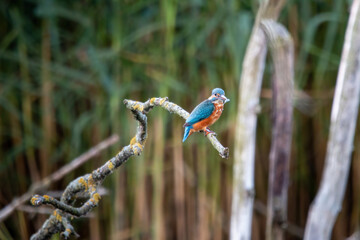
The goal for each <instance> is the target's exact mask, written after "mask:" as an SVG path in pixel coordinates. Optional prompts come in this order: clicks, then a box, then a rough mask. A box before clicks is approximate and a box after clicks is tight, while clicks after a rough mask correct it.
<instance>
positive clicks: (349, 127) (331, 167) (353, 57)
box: [305, 0, 360, 240]
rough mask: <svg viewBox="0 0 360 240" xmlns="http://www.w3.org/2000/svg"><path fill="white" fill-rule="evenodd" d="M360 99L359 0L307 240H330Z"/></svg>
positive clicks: (355, 3)
mask: <svg viewBox="0 0 360 240" xmlns="http://www.w3.org/2000/svg"><path fill="white" fill-rule="evenodd" d="M359 97H360V0H354V1H353V4H352V7H351V13H350V17H349V22H348V26H347V29H346V35H345V42H344V47H343V52H342V56H341V62H340V68H339V73H338V77H337V82H336V88H335V96H334V101H333V106H332V112H331V125H330V136H329V140H328V146H327V152H326V160H325V166H324V173H323V176H322V180H321V183H320V189H319V191H318V193H317V195H316V198H315V200H314V202H313V203H312V206H311V209H310V211H309V215H308V219H307V223H306V228H305V239H307V240H310V239H311V240H313V239H314V240H315V239H330V238H331V232H332V228H333V226H334V223H335V220H336V217H337V215H338V213H339V212H340V210H341V204H342V201H343V198H344V192H345V189H346V182H347V179H348V175H349V168H350V163H351V153H352V151H353V141H354V134H355V126H356V119H357V115H358V110H359Z"/></svg>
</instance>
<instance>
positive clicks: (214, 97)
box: [208, 88, 230, 104]
mask: <svg viewBox="0 0 360 240" xmlns="http://www.w3.org/2000/svg"><path fill="white" fill-rule="evenodd" d="M208 99H209V100H210V101H212V102H219V101H221V102H222V103H223V104H225V103H227V102H230V99H228V98H227V97H226V96H225V92H224V90H222V89H221V88H215V89H214V90H212V93H211V96H210V97H209V98H208Z"/></svg>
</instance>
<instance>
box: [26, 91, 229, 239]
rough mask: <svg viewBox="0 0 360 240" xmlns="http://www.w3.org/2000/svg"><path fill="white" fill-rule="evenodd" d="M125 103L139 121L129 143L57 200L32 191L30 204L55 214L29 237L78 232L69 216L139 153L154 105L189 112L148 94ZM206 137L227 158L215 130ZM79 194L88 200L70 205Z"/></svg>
mask: <svg viewBox="0 0 360 240" xmlns="http://www.w3.org/2000/svg"><path fill="white" fill-rule="evenodd" d="M124 104H125V106H126V107H127V108H128V109H130V110H131V112H132V114H133V115H134V117H135V119H136V120H137V121H138V123H139V124H138V127H137V130H136V134H135V136H134V137H133V138H132V139H131V140H130V143H129V145H127V146H125V147H124V148H123V149H122V150H121V151H120V152H118V153H117V154H116V156H115V157H113V158H111V159H110V160H109V161H107V162H106V163H105V164H104V165H102V166H101V167H99V168H98V169H96V170H94V171H93V172H92V173H90V174H86V175H84V176H81V177H78V178H77V179H75V180H73V181H72V182H70V183H69V185H68V186H67V187H66V189H65V191H64V192H63V194H62V196H61V199H60V200H57V199H55V198H53V197H51V196H48V195H43V196H40V195H34V196H33V197H32V199H31V204H32V205H34V206H40V205H43V204H47V205H51V206H53V207H55V208H56V210H55V211H54V214H53V215H51V216H50V217H49V218H48V219H47V220H46V221H45V223H44V224H43V226H42V227H41V228H40V229H39V230H38V232H37V233H35V234H34V235H32V237H31V239H32V240H37V239H49V238H50V237H51V236H52V235H53V234H55V233H58V232H61V235H62V236H63V237H64V238H65V239H67V238H69V237H70V235H75V236H78V234H77V233H76V232H75V231H74V228H73V227H72V225H71V224H70V220H71V218H72V217H81V216H84V215H86V214H87V213H88V212H90V211H91V210H92V209H93V208H94V207H96V206H97V205H98V204H99V201H100V199H101V197H100V194H99V193H98V192H97V189H98V186H99V185H101V183H102V182H103V180H104V179H105V178H106V177H107V176H109V175H110V174H111V173H112V172H113V171H114V170H115V169H116V168H118V167H119V166H120V165H121V164H123V163H124V162H126V161H127V160H128V159H129V158H130V157H131V156H133V155H140V154H141V153H142V151H143V150H144V145H145V142H146V139H147V114H148V113H149V112H150V111H151V109H152V108H153V107H156V106H158V107H162V108H164V109H166V110H168V111H169V112H170V113H175V114H177V115H179V116H180V117H182V118H184V119H186V118H187V117H188V116H189V113H188V112H187V111H185V110H184V109H183V108H181V107H180V106H178V105H176V104H175V103H172V102H169V101H168V98H167V97H166V98H151V99H149V100H148V101H146V102H144V103H142V102H138V101H133V100H126V99H125V100H124ZM207 138H208V139H209V140H210V142H211V144H212V145H213V146H214V148H215V149H216V150H217V151H218V152H219V154H220V156H221V157H223V158H228V156H229V149H228V148H225V147H223V146H222V145H221V143H220V142H219V141H218V140H217V138H216V136H215V134H208V135H207ZM79 195H81V196H82V197H86V198H87V199H88V200H87V201H86V202H85V203H84V204H82V205H81V206H80V207H74V206H73V205H74V204H75V202H76V199H77V196H79Z"/></svg>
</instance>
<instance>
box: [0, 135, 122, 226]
mask: <svg viewBox="0 0 360 240" xmlns="http://www.w3.org/2000/svg"><path fill="white" fill-rule="evenodd" d="M117 141H119V136H118V135H112V136H110V137H109V138H107V139H105V140H104V141H102V142H100V143H99V144H98V145H96V146H95V147H92V148H91V149H89V150H88V151H87V152H85V153H83V154H81V155H80V156H79V157H77V158H75V159H73V160H72V161H71V162H69V163H68V164H66V165H65V166H63V167H62V168H60V169H59V170H57V171H56V172H54V173H53V174H51V175H50V176H48V177H46V178H44V179H43V180H41V181H40V182H35V183H33V184H32V186H31V187H30V189H29V190H28V191H27V192H26V193H24V194H23V195H21V196H20V197H18V198H15V199H14V200H12V201H11V203H10V204H8V205H6V206H5V207H4V208H2V209H1V210H0V222H2V221H4V220H5V219H6V218H7V217H8V216H10V214H11V213H12V212H14V211H15V209H17V208H18V207H19V206H20V205H22V204H24V203H25V202H26V201H28V200H29V199H30V198H31V196H32V195H33V194H35V193H36V192H38V191H40V190H42V189H45V188H47V187H49V186H50V184H51V183H53V182H55V181H58V180H60V179H61V178H63V177H64V176H65V175H66V174H68V173H69V172H71V171H73V170H75V169H76V168H78V167H79V166H81V165H82V164H84V163H85V162H87V161H88V160H89V159H91V158H93V157H95V156H96V155H98V154H99V153H100V152H101V151H102V150H104V149H106V148H108V147H110V146H111V145H113V144H115V143H116V142H117Z"/></svg>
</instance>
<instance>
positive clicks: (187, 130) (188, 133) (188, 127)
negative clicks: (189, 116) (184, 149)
mask: <svg viewBox="0 0 360 240" xmlns="http://www.w3.org/2000/svg"><path fill="white" fill-rule="evenodd" d="M192 128H193V127H192V126H185V132H184V138H183V142H185V140H186V139H187V138H188V137H189V136H190V135H191V134H190V130H191V129H192Z"/></svg>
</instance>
